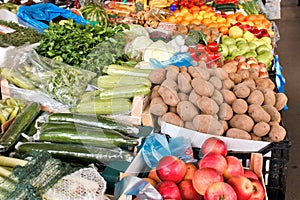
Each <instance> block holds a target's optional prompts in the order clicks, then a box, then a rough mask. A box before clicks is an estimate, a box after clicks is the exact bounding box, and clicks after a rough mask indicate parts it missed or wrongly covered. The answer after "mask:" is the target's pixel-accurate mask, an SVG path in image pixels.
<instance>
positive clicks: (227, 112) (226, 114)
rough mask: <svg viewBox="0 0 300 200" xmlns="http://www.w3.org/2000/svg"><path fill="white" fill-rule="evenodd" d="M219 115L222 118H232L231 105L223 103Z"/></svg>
mask: <svg viewBox="0 0 300 200" xmlns="http://www.w3.org/2000/svg"><path fill="white" fill-rule="evenodd" d="M218 116H219V119H220V120H230V119H231V118H232V116H233V111H232V108H231V106H229V105H228V104H227V103H222V104H221V105H220V108H219V113H218Z"/></svg>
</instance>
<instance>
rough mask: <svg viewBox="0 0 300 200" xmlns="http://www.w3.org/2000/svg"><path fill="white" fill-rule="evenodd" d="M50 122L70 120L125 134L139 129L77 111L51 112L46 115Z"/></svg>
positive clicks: (100, 116)
mask: <svg viewBox="0 0 300 200" xmlns="http://www.w3.org/2000/svg"><path fill="white" fill-rule="evenodd" d="M48 121H50V122H72V123H76V124H81V125H85V126H93V127H98V128H105V129H110V130H115V131H118V132H120V133H124V134H127V135H137V134H138V133H139V129H138V128H137V127H135V126H133V125H129V124H124V123H121V122H118V121H116V120H113V119H110V118H108V117H105V116H102V115H87V114H78V113H53V114H50V115H49V116H48Z"/></svg>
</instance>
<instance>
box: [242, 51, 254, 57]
mask: <svg viewBox="0 0 300 200" xmlns="http://www.w3.org/2000/svg"><path fill="white" fill-rule="evenodd" d="M244 56H245V57H246V58H250V57H254V58H255V57H256V56H257V53H256V52H255V51H254V50H250V51H248V52H247V53H245V54H244Z"/></svg>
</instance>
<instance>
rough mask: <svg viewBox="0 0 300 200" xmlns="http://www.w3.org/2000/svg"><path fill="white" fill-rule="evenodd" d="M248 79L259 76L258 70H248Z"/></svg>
mask: <svg viewBox="0 0 300 200" xmlns="http://www.w3.org/2000/svg"><path fill="white" fill-rule="evenodd" d="M249 73H250V78H253V79H256V78H258V76H259V70H258V69H256V68H250V69H249Z"/></svg>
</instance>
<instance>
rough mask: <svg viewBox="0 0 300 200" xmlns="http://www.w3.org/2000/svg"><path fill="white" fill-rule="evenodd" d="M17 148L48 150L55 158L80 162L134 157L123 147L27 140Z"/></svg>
mask: <svg viewBox="0 0 300 200" xmlns="http://www.w3.org/2000/svg"><path fill="white" fill-rule="evenodd" d="M17 150H18V153H19V154H29V153H31V152H32V151H47V152H48V153H50V154H52V156H53V157H55V158H59V159H62V160H66V161H74V162H78V163H104V164H108V163H109V162H111V161H115V160H127V161H130V160H131V159H132V154H131V153H130V152H129V151H125V150H122V149H121V148H113V149H110V148H103V147H92V146H83V145H78V144H59V143H46V142H45V143H44V142H25V143H21V144H20V145H19V146H18V149H17Z"/></svg>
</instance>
